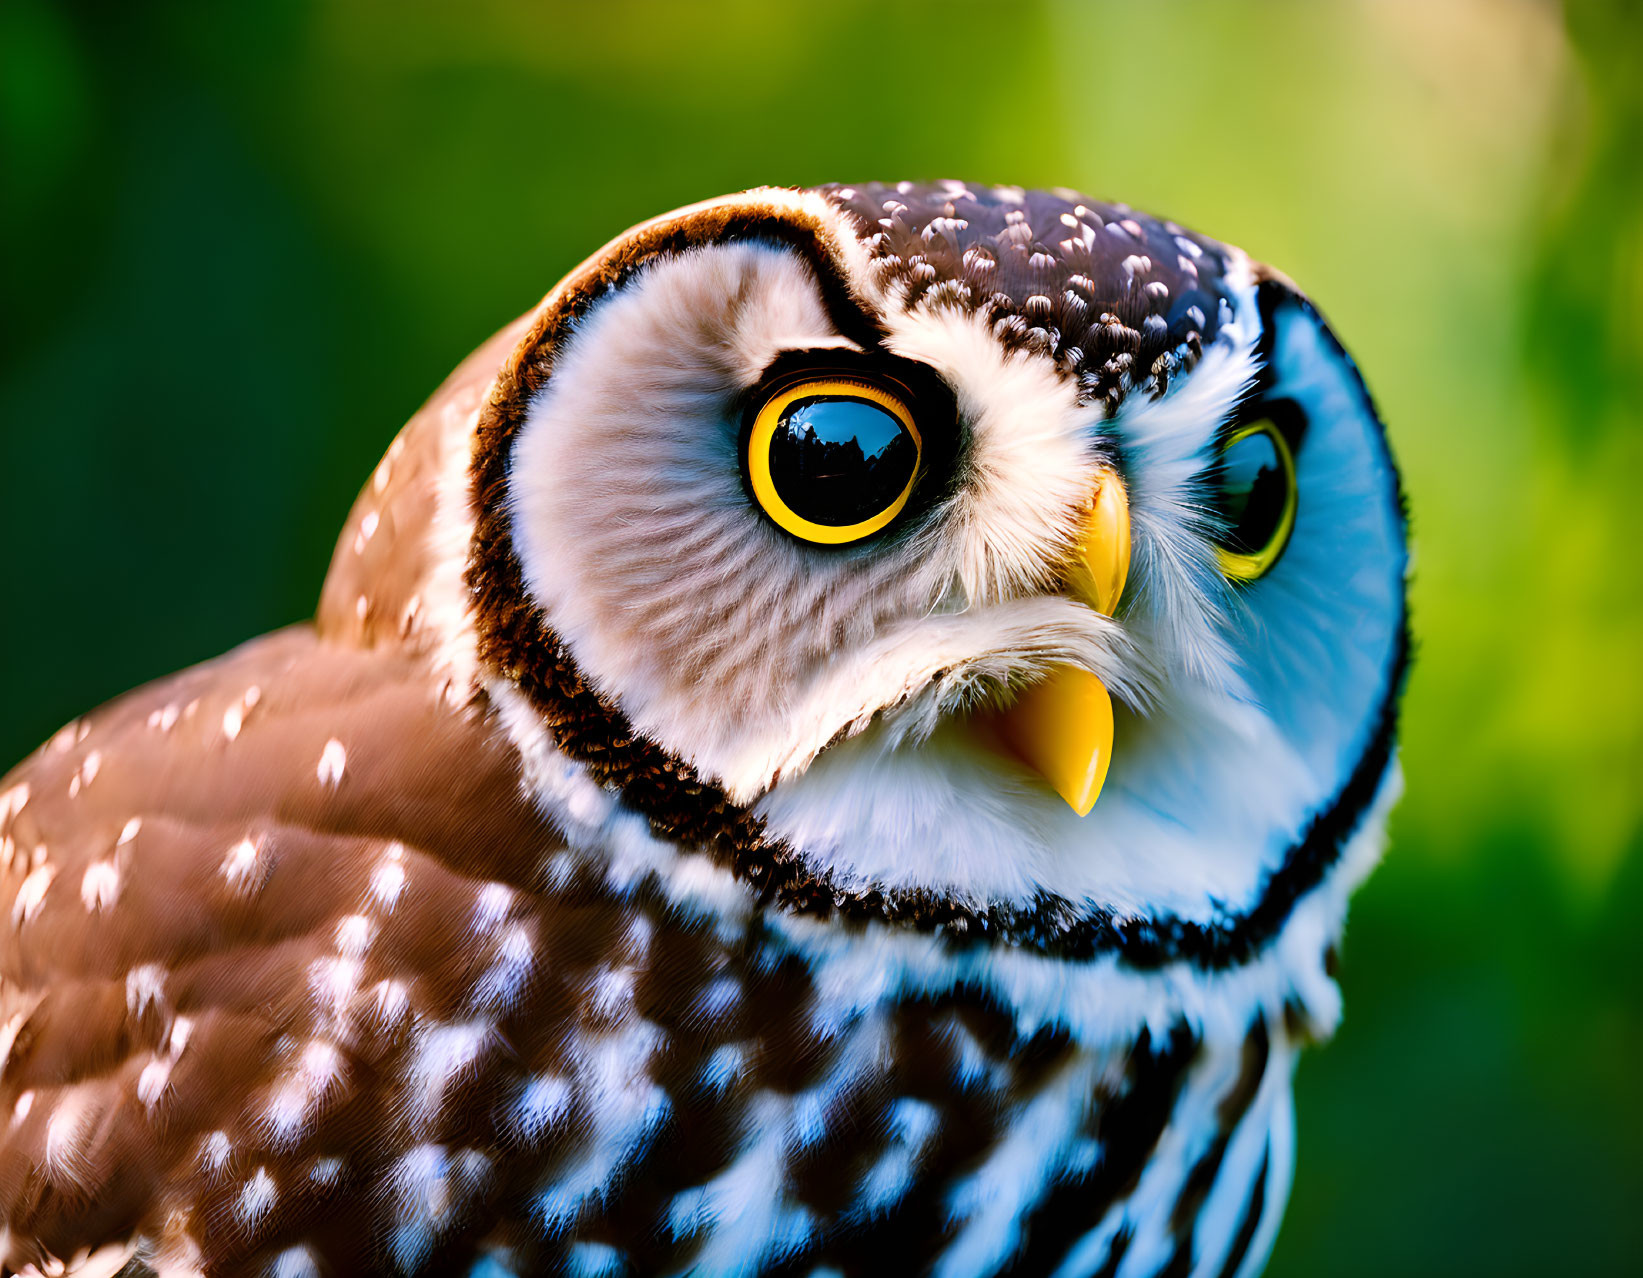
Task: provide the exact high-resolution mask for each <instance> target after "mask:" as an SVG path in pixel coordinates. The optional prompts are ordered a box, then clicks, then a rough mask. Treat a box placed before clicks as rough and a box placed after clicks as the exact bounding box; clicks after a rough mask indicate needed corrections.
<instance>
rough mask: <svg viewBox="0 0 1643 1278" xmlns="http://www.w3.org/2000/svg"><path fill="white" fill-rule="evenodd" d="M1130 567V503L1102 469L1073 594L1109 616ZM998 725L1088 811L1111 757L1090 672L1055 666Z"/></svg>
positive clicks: (1104, 714)
mask: <svg viewBox="0 0 1643 1278" xmlns="http://www.w3.org/2000/svg"><path fill="white" fill-rule="evenodd" d="M1129 571H1130V504H1129V498H1128V497H1127V495H1126V494H1125V492H1124V483H1123V481H1122V480H1121V479H1119V478H1118V476H1117V475H1115V474H1113V473H1112V472H1111V471H1106V472H1103V479H1102V482H1101V485H1100V487H1098V488H1097V489H1096V492H1095V496H1094V498H1093V500H1092V501H1091V504H1090V508H1089V511H1088V512H1087V513H1086V514H1085V516H1084V525H1083V529H1082V530H1081V532H1080V535H1079V541H1078V548H1077V551H1076V553H1075V555H1074V557H1073V562H1072V564H1071V566H1070V569H1069V572H1068V585H1069V588H1070V589H1071V591H1072V593H1073V594H1074V595H1075V596H1076V597H1077V598H1079V599H1081V600H1082V601H1083V602H1084V603H1087V604H1088V605H1089V606H1090V607H1091V608H1094V609H1095V610H1096V611H1097V612H1099V613H1103V614H1105V615H1107V616H1111V615H1112V613H1113V610H1114V609H1115V608H1116V607H1117V606H1118V600H1119V598H1120V597H1121V596H1122V595H1123V593H1124V582H1125V580H1126V579H1127V578H1128V576H1129ZM993 727H994V729H995V730H996V732H997V733H998V736H999V738H1000V739H1001V740H1002V741H1003V743H1004V744H1005V746H1007V747H1008V748H1009V750H1010V751H1011V752H1012V753H1013V754H1015V755H1016V757H1018V758H1019V759H1020V760H1021V761H1022V762H1023V763H1025V764H1026V765H1027V766H1028V767H1030V768H1032V769H1033V770H1034V771H1035V772H1037V773H1038V774H1039V775H1040V776H1042V777H1043V778H1044V780H1045V781H1047V782H1048V783H1049V785H1050V787H1051V788H1052V789H1054V790H1055V792H1056V793H1057V794H1059V795H1060V796H1061V797H1062V798H1063V799H1065V800H1066V801H1067V805H1068V806H1069V807H1070V808H1072V810H1073V811H1074V812H1076V813H1078V815H1079V816H1081V817H1082V816H1088V815H1089V812H1090V809H1091V808H1093V807H1094V806H1095V801H1096V799H1098V798H1099V797H1100V796H1101V787H1102V785H1104V784H1105V783H1106V780H1107V768H1108V765H1109V764H1111V762H1112V734H1113V728H1112V695H1111V694H1110V693H1109V692H1108V691H1107V686H1106V684H1104V683H1102V682H1101V680H1100V679H1099V678H1097V677H1096V676H1095V675H1093V674H1091V673H1090V672H1089V671H1088V670H1083V669H1080V668H1079V667H1077V666H1057V667H1056V668H1055V669H1053V670H1052V671H1050V673H1049V675H1048V677H1047V678H1045V679H1043V680H1041V681H1039V682H1038V683H1035V684H1033V685H1032V686H1031V687H1029V688H1027V689H1026V690H1024V691H1023V692H1022V694H1021V696H1019V697H1018V698H1017V699H1016V701H1015V704H1014V705H1012V706H1011V707H1010V708H1009V709H1008V710H1006V711H1004V713H1003V714H1001V715H999V716H998V717H997V719H996V720H995V721H994V723H993Z"/></svg>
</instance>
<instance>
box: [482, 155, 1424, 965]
mask: <svg viewBox="0 0 1643 1278" xmlns="http://www.w3.org/2000/svg"><path fill="white" fill-rule="evenodd" d="M475 458H476V460H475V461H474V464H473V469H472V472H471V474H470V475H469V476H468V477H467V481H466V482H467V484H468V495H469V499H470V501H471V503H472V506H473V509H474V511H475V522H474V525H473V527H474V535H473V539H472V543H471V546H470V549H469V558H468V570H467V581H468V586H469V589H470V591H471V599H472V619H473V620H472V624H473V627H474V630H475V633H476V636H477V647H478V651H479V654H480V669H481V674H482V676H483V677H484V678H485V679H486V680H487V681H488V682H489V683H490V685H491V686H492V688H493V690H494V691H496V692H498V693H499V694H500V693H503V692H511V691H512V690H516V689H517V690H522V691H523V693H524V694H525V696H526V698H527V700H528V701H529V702H530V703H531V708H532V711H533V712H534V713H535V714H536V715H538V716H540V717H541V718H542V719H543V720H544V721H545V722H546V724H547V725H548V727H549V729H551V731H552V733H553V735H554V738H555V740H556V741H557V742H558V743H559V745H560V747H561V748H563V749H564V750H565V751H566V752H567V753H568V754H570V755H571V757H572V758H574V759H576V760H577V761H579V762H582V763H585V764H587V765H588V767H589V768H590V769H591V770H592V772H593V774H594V775H595V777H596V778H597V779H599V780H601V781H604V782H605V783H606V784H607V785H610V786H615V787H617V788H620V789H621V790H622V792H623V794H624V796H625V797H626V798H627V799H628V801H629V802H630V803H632V804H633V805H634V806H635V807H637V808H638V809H639V810H640V811H642V812H644V813H645V814H646V815H647V816H648V817H649V818H650V820H651V822H652V824H653V826H656V827H658V828H660V829H662V830H663V831H664V832H666V833H667V834H668V835H670V836H671V837H674V838H676V839H682V840H683V841H685V842H687V843H689V842H695V843H699V844H700V845H702V846H703V847H706V848H708V849H710V850H712V851H713V854H714V855H715V856H716V857H718V858H719V859H720V860H721V861H722V862H723V863H726V864H729V865H731V866H732V867H733V868H734V869H735V870H736V872H737V873H738V874H739V875H741V876H742V877H743V878H745V879H747V880H748V881H750V882H752V883H753V884H754V885H755V886H757V887H759V888H760V889H761V890H763V891H765V892H766V893H768V894H770V895H772V896H774V897H776V898H777V899H779V900H780V901H782V902H783V903H785V904H787V905H789V906H792V907H793V908H795V909H798V910H801V911H811V912H817V913H830V912H833V911H844V912H845V913H850V912H852V911H855V912H858V913H863V914H867V915H870V916H874V917H885V918H890V919H892V920H896V921H900V922H904V923H906V924H907V925H909V926H913V927H923V928H933V929H947V930H956V931H959V932H965V933H968V934H979V935H983V936H986V937H989V938H996V939H998V940H999V941H1001V942H1005V943H1012V944H1022V945H1030V946H1035V947H1040V948H1049V949H1056V948H1058V947H1061V948H1064V949H1067V950H1068V951H1069V952H1076V953H1086V954H1087V953H1089V952H1091V951H1092V950H1097V949H1101V948H1104V947H1108V946H1113V947H1126V946H1127V947H1128V948H1129V950H1130V951H1131V953H1132V957H1142V958H1144V957H1146V956H1147V954H1148V953H1152V952H1156V954H1157V956H1159V957H1168V956H1170V955H1173V954H1175V953H1176V952H1177V951H1178V950H1179V949H1180V948H1182V947H1186V948H1188V949H1190V948H1192V947H1193V946H1198V947H1201V948H1203V949H1204V951H1205V952H1206V953H1212V952H1214V951H1215V950H1216V947H1221V949H1225V950H1227V951H1228V952H1229V953H1231V952H1233V951H1236V950H1237V949H1238V948H1239V947H1249V946H1255V945H1259V944H1260V943H1261V941H1262V940H1263V939H1264V938H1263V935H1262V932H1261V928H1262V923H1261V919H1262V917H1263V914H1262V912H1263V910H1265V911H1267V912H1268V913H1273V912H1274V911H1273V907H1272V905H1271V902H1272V901H1273V900H1274V894H1277V896H1278V897H1284V896H1285V895H1286V894H1287V897H1288V899H1289V900H1293V899H1294V898H1295V897H1296V896H1298V895H1300V894H1301V893H1303V892H1304V891H1306V890H1307V889H1308V888H1309V887H1311V886H1313V885H1314V884H1315V883H1316V882H1317V881H1318V879H1319V877H1320V876H1321V875H1322V874H1323V873H1324V871H1325V870H1326V869H1327V868H1328V866H1329V864H1330V863H1331V862H1332V861H1333V859H1334V858H1335V856H1336V855H1337V854H1338V852H1339V850H1340V847H1341V845H1342V843H1343V841H1344V840H1345V839H1346V837H1347V836H1348V835H1349V834H1351V833H1352V832H1353V830H1354V829H1355V828H1356V827H1357V826H1358V825H1359V823H1360V819H1361V818H1362V816H1363V814H1364V812H1365V810H1366V808H1367V806H1368V805H1369V804H1370V802H1371V801H1372V800H1373V799H1374V797H1375V795H1376V794H1377V792H1378V791H1379V790H1380V789H1381V787H1382V782H1383V778H1384V777H1385V776H1386V774H1387V773H1388V772H1389V770H1390V769H1391V757H1392V755H1391V752H1392V734H1393V730H1394V719H1395V704H1396V696H1397V691H1398V687H1399V684H1400V682H1401V675H1402V669H1403V663H1404V654H1405V648H1406V645H1405V639H1404V633H1405V632H1404V572H1405V548H1404V522H1403V516H1402V512H1401V507H1400V502H1399V496H1398V487H1397V477H1396V472H1395V469H1394V467H1393V464H1392V461H1391V459H1390V456H1389V454H1388V452H1387V448H1386V444H1385V441H1384V436H1383V433H1382V430H1381V427H1380V425H1379V423H1378V421H1377V419H1376V416H1375V413H1374V410H1373V407H1372V405H1371V403H1370V401H1369V398H1368V396H1367V394H1366V392H1365V390H1364V388H1363V386H1362V383H1361V381H1360V380H1359V378H1358V376H1357V373H1356V371H1355V369H1354V366H1353V365H1352V363H1351V361H1350V359H1349V358H1348V357H1347V356H1346V355H1345V353H1344V352H1343V351H1342V349H1341V348H1340V346H1339V345H1338V344H1337V343H1336V341H1335V340H1334V338H1333V336H1332V335H1331V333H1330V332H1329V330H1328V328H1327V327H1326V326H1325V325H1324V323H1323V321H1322V320H1321V319H1320V318H1319V316H1318V315H1317V313H1316V312H1315V311H1314V310H1313V309H1312V308H1311V306H1310V305H1309V304H1308V303H1307V302H1306V301H1305V299H1304V298H1302V297H1301V296H1300V295H1299V294H1298V293H1296V292H1295V290H1294V289H1293V288H1292V287H1291V286H1290V285H1289V284H1288V283H1287V282H1285V281H1283V280H1281V279H1279V278H1278V277H1276V276H1274V275H1272V274H1271V273H1270V272H1267V271H1265V270H1264V269H1262V268H1260V267H1258V266H1256V265H1254V264H1252V263H1250V262H1249V261H1248V259H1246V258H1245V257H1244V256H1243V254H1241V253H1240V252H1238V251H1237V250H1235V249H1231V248H1228V247H1225V246H1222V245H1219V244H1216V243H1214V242H1212V241H1209V240H1206V239H1204V238H1202V237H1198V236H1195V235H1192V234H1190V233H1188V232H1186V231H1184V230H1182V229H1181V228H1180V227H1177V226H1175V225H1173V224H1170V223H1160V222H1157V221H1155V220H1153V219H1151V218H1148V217H1145V216H1144V215H1141V214H1137V213H1134V212H1133V211H1131V210H1129V209H1127V208H1125V207H1122V206H1111V205H1103V204H1098V203H1095V202H1093V201H1087V200H1083V199H1081V198H1080V197H1078V196H1076V195H1072V194H1070V193H1061V194H1050V193H1039V192H1023V191H1020V190H1019V189H1014V188H1000V189H977V188H969V187H964V186H962V185H960V184H956V183H948V184H940V185H936V186H930V187H915V186H910V185H908V184H902V185H901V186H899V187H895V188H889V187H881V186H870V187H858V188H824V189H822V190H819V191H808V192H791V191H763V192H754V193H751V194H749V195H745V196H739V197H733V198H730V199H727V200H721V201H714V202H711V203H709V204H706V205H702V206H697V207H695V208H693V209H688V210H684V211H683V212H681V213H678V214H674V215H670V216H669V217H665V218H662V219H658V220H657V221H656V222H653V223H648V224H646V225H645V226H643V227H640V228H638V229H637V230H636V231H634V232H630V233H629V234H628V235H627V236H624V237H623V238H621V239H619V240H618V241H616V242H614V243H613V244H612V245H611V246H608V247H607V248H606V249H605V250H604V251H603V252H602V253H601V254H599V255H597V256H596V257H595V258H594V259H592V260H591V261H590V262H589V263H588V264H586V265H584V267H582V268H581V269H580V270H579V271H578V272H577V273H575V274H574V275H573V276H572V277H571V278H570V279H569V280H568V281H567V282H566V283H565V284H564V285H562V286H561V287H560V288H559V289H558V290H556V292H555V294H554V295H552V296H550V298H549V299H548V301H547V303H545V305H544V307H543V308H542V310H541V311H540V312H539V315H538V318H537V320H536V323H535V326H534V328H533V329H532V331H531V333H530V334H529V335H528V337H527V338H526V339H525V341H524V342H523V343H522V344H521V346H520V348H519V351H518V353H517V354H516V356H515V358H514V362H513V364H512V365H511V366H510V367H509V369H508V370H505V372H504V375H503V378H502V380H501V382H500V383H499V385H498V389H497V390H496V392H495V393H494V394H493V397H492V400H491V402H490V404H489V406H488V407H487V409H486V410H485V412H484V413H483V414H482V416H481V419H480V427H479V446H478V448H477V449H476V452H475Z"/></svg>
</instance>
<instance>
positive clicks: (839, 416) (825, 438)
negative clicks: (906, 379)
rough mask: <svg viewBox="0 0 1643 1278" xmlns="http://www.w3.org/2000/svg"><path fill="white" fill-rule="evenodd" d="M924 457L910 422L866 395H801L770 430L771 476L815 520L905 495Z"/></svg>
mask: <svg viewBox="0 0 1643 1278" xmlns="http://www.w3.org/2000/svg"><path fill="white" fill-rule="evenodd" d="M917 465H918V446H917V445H916V444H915V443H914V442H913V437H912V435H911V434H910V433H908V430H907V428H906V427H905V426H903V425H902V424H901V421H900V419H898V418H897V417H896V415H895V414H894V413H892V412H890V411H889V410H888V409H886V408H881V407H880V406H879V405H877V404H875V403H873V402H872V401H871V400H866V399H852V398H848V397H846V396H842V395H817V396H814V397H811V398H807V399H798V400H794V401H793V403H792V404H790V405H788V407H787V410H786V411H785V412H783V413H782V416H781V420H780V421H779V422H777V423H776V430H775V432H774V434H772V435H771V437H770V482H771V483H772V484H773V485H774V486H775V489H776V491H777V493H779V494H780V495H781V499H782V500H783V501H784V502H786V503H787V506H788V509H789V510H791V511H792V512H793V513H794V514H795V515H798V516H800V517H801V518H804V519H808V520H809V521H810V522H811V523H813V524H826V525H828V526H830V527H835V528H837V527H846V526H848V525H850V524H859V523H861V522H863V521H864V520H868V519H871V518H872V517H873V516H874V515H877V514H879V513H880V512H881V511H883V510H884V509H885V508H886V507H887V506H889V505H890V504H891V503H893V502H894V501H895V500H896V498H897V497H899V496H901V492H902V489H904V488H905V487H907V481H908V480H909V479H911V478H912V477H913V469H914V467H915V466H917Z"/></svg>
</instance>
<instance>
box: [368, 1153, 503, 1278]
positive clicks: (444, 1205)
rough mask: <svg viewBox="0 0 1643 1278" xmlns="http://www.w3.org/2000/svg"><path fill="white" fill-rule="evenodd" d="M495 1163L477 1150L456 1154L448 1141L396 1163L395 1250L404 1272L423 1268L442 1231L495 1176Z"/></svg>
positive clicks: (393, 1188)
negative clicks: (493, 1171)
mask: <svg viewBox="0 0 1643 1278" xmlns="http://www.w3.org/2000/svg"><path fill="white" fill-rule="evenodd" d="M490 1169H491V1164H490V1160H489V1159H488V1158H486V1157H485V1156H484V1155H483V1154H481V1153H480V1152H479V1151H478V1150H476V1149H464V1150H460V1151H458V1152H457V1153H456V1154H454V1155H453V1154H449V1153H447V1152H446V1150H445V1147H444V1146H443V1145H418V1146H416V1147H415V1148H413V1149H412V1150H410V1151H409V1152H408V1153H407V1154H406V1155H405V1156H404V1157H403V1158H401V1159H400V1160H399V1162H397V1163H396V1164H395V1165H394V1169H393V1174H392V1180H391V1182H390V1185H391V1190H390V1192H391V1193H392V1195H393V1198H394V1207H395V1217H396V1220H397V1222H398V1223H397V1224H396V1225H395V1227H394V1230H393V1233H392V1234H391V1235H390V1238H389V1244H388V1245H389V1249H390V1251H392V1253H393V1256H394V1260H395V1262H396V1263H397V1264H398V1266H399V1268H400V1270H401V1271H409V1270H414V1269H417V1268H418V1267H420V1265H421V1263H422V1261H423V1260H424V1259H426V1257H427V1255H428V1252H429V1251H430V1250H432V1248H433V1245H434V1242H435V1240H436V1239H437V1238H438V1236H439V1234H440V1233H441V1232H443V1231H444V1230H445V1229H446V1228H448V1227H449V1226H450V1225H451V1224H452V1223H453V1222H454V1221H455V1220H456V1218H457V1215H458V1213H459V1212H460V1211H461V1209H462V1207H463V1206H464V1205H465V1204H466V1202H467V1201H468V1199H470V1198H471V1197H473V1195H474V1194H475V1193H476V1192H477V1191H478V1190H479V1189H480V1187H481V1186H483V1184H484V1183H485V1181H486V1180H487V1179H488V1178H489V1176H490Z"/></svg>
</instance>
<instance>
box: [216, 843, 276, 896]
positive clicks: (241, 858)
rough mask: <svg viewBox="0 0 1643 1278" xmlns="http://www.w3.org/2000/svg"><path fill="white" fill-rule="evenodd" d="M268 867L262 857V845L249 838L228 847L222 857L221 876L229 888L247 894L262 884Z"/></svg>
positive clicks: (243, 894)
mask: <svg viewBox="0 0 1643 1278" xmlns="http://www.w3.org/2000/svg"><path fill="white" fill-rule="evenodd" d="M267 870H268V867H267V865H266V864H265V863H264V862H263V859H262V845H261V843H260V842H259V841H254V840H252V839H249V838H245V839H241V840H240V841H239V842H238V843H236V844H235V845H234V846H233V847H231V848H229V849H228V855H227V856H225V857H223V859H222V876H223V878H224V879H226V880H227V881H228V886H229V889H230V890H232V891H234V892H238V893H239V894H240V895H242V896H248V895H250V894H251V893H252V892H255V891H256V890H257V889H258V888H260V887H261V886H262V883H263V879H264V878H265V877H266V875H267Z"/></svg>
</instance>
